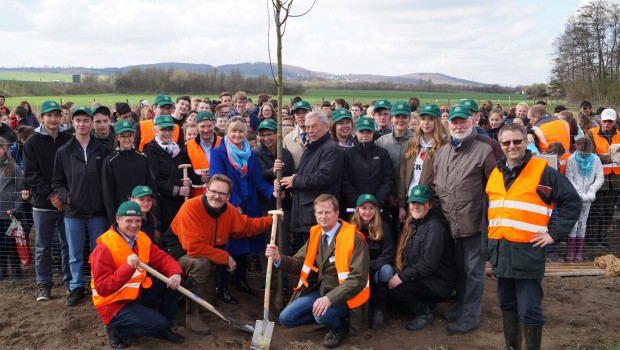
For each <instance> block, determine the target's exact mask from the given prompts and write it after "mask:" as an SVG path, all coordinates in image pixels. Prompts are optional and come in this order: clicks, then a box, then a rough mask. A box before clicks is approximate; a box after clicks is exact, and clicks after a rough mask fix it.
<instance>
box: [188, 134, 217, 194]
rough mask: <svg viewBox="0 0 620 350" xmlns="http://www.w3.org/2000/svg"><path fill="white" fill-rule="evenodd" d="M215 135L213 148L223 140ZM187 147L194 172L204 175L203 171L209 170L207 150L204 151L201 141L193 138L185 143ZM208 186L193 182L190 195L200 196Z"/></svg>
mask: <svg viewBox="0 0 620 350" xmlns="http://www.w3.org/2000/svg"><path fill="white" fill-rule="evenodd" d="M214 136H215V145H213V148H214V147H219V145H220V141H221V140H222V138H221V137H219V136H217V135H214ZM213 148H211V149H213ZM185 149H186V150H187V155H188V156H189V160H190V161H191V163H192V169H194V172H195V173H196V175H199V176H202V172H203V171H205V170H209V160H208V159H207V156H206V155H205V152H204V151H203V149H202V147H201V146H200V144H199V143H197V142H196V139H191V140H189V141H187V144H186V145H185ZM206 188H207V185H206V184H200V185H194V184H192V189H191V192H190V196H191V197H196V196H200V195H202V194H203V193H205V191H206Z"/></svg>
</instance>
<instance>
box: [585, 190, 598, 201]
mask: <svg viewBox="0 0 620 350" xmlns="http://www.w3.org/2000/svg"><path fill="white" fill-rule="evenodd" d="M586 197H587V199H588V202H594V201H595V200H596V192H594V191H588V192H587V193H586Z"/></svg>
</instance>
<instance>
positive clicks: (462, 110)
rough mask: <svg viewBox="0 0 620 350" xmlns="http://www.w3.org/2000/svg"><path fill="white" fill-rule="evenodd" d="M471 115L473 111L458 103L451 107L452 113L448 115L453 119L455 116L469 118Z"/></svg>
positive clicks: (449, 118)
mask: <svg viewBox="0 0 620 350" xmlns="http://www.w3.org/2000/svg"><path fill="white" fill-rule="evenodd" d="M469 117H471V112H470V111H469V108H468V107H467V106H462V105H456V106H452V108H450V115H449V116H448V120H452V119H454V118H463V119H467V118H469Z"/></svg>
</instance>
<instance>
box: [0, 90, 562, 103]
mask: <svg viewBox="0 0 620 350" xmlns="http://www.w3.org/2000/svg"><path fill="white" fill-rule="evenodd" d="M177 96H178V95H174V96H173V99H174V98H176V97H177ZM191 96H195V95H191ZM199 96H201V97H209V98H211V99H216V98H217V96H216V95H206V96H205V95H199ZM413 96H418V97H419V98H420V100H421V102H422V104H425V103H437V104H439V105H449V104H450V105H452V104H456V103H458V102H459V101H460V100H461V99H462V98H473V99H475V100H476V101H478V102H480V101H483V100H487V99H488V100H491V101H493V103H500V104H501V105H502V106H514V105H516V104H517V103H519V102H521V101H526V102H528V104H530V105H532V104H533V102H534V101H532V100H525V99H524V98H525V96H523V95H508V94H485V93H475V92H419V91H418V92H416V91H380V90H306V92H305V93H304V94H303V95H302V97H303V98H304V99H305V100H307V101H309V102H310V103H312V104H314V103H321V102H322V101H323V100H327V101H330V102H331V101H333V100H334V99H335V98H337V97H340V98H344V99H345V100H346V101H348V102H351V101H362V102H363V103H367V102H368V101H370V100H372V99H383V98H387V99H389V100H390V101H392V102H394V101H399V100H402V101H407V100H408V99H409V98H410V97H413ZM250 97H251V98H252V100H253V101H256V95H250ZM292 97H293V96H285V97H284V103H285V104H287V103H288V102H290V99H291V98H292ZM144 98H146V99H148V100H149V102H151V103H153V101H154V100H155V95H121V94H101V95H73V96H22V97H9V96H7V101H6V104H7V105H8V106H15V105H17V104H18V103H19V102H20V101H23V100H27V101H29V102H30V103H31V105H32V106H33V107H35V106H38V105H40V104H41V102H42V101H43V100H48V99H52V100H55V101H58V102H61V101H62V102H63V103H64V102H67V101H72V102H74V103H76V104H78V105H87V106H90V105H92V103H93V102H94V101H99V102H101V103H102V104H104V105H111V104H113V103H114V102H121V101H122V102H128V103H129V104H130V105H132V106H133V105H137V104H138V103H139V101H140V100H141V99H144ZM547 103H548V104H550V105H556V104H558V103H556V101H555V100H553V101H551V100H549V101H548V102H547ZM562 103H565V101H562V100H560V101H559V104H562Z"/></svg>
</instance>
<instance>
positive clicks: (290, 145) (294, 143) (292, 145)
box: [282, 127, 306, 169]
mask: <svg viewBox="0 0 620 350" xmlns="http://www.w3.org/2000/svg"><path fill="white" fill-rule="evenodd" d="M282 147H284V148H286V149H287V150H289V151H290V152H291V154H292V155H293V161H294V162H295V169H297V168H298V167H299V161H300V160H301V155H302V154H303V153H304V149H305V148H306V145H305V144H304V142H303V141H302V140H301V135H300V134H299V128H298V127H297V128H295V130H294V131H293V132H291V133H289V134H288V135H286V136H284V139H282Z"/></svg>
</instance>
